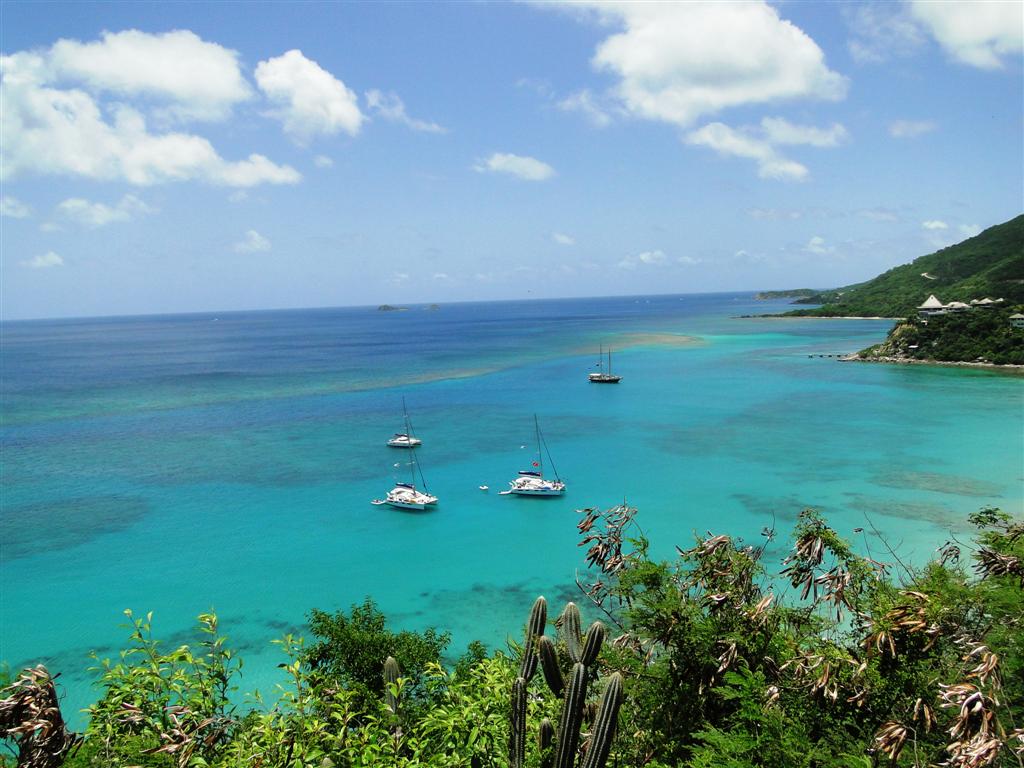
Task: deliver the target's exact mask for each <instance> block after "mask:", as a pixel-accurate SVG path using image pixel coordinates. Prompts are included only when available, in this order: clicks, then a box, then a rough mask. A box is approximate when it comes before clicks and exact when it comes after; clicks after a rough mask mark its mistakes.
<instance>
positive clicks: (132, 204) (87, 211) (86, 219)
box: [57, 195, 155, 229]
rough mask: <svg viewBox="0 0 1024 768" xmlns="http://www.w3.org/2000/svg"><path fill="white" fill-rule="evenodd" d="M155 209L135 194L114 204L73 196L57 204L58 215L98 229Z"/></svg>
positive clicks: (126, 196)
mask: <svg viewBox="0 0 1024 768" xmlns="http://www.w3.org/2000/svg"><path fill="white" fill-rule="evenodd" d="M154 210H155V209H153V208H151V207H150V206H148V205H146V203H144V202H142V200H140V199H139V198H137V197H136V196H135V195H125V196H124V197H122V198H121V200H120V201H118V202H117V204H116V205H113V206H110V205H105V204H104V203H93V202H90V201H88V200H84V199H83V198H80V197H71V198H68V199H67V200H65V201H63V202H62V203H60V204H59V205H58V206H57V216H58V217H59V218H61V219H65V220H67V221H71V222H74V223H76V224H80V225H82V226H84V227H89V228H90V229H96V228H97V227H102V226H105V225H107V224H112V223H114V222H117V221H128V220H129V219H131V218H132V217H133V216H135V215H137V214H145V213H153V212H154Z"/></svg>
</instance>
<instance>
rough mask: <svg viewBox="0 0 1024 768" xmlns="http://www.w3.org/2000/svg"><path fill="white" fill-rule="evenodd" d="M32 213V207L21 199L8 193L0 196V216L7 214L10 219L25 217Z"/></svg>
mask: <svg viewBox="0 0 1024 768" xmlns="http://www.w3.org/2000/svg"><path fill="white" fill-rule="evenodd" d="M30 215H32V209H31V208H29V207H28V206H27V205H25V204H24V203H23V202H21V200H19V199H18V198H16V197H11V196H10V195H3V196H2V197H0V216H9V217H10V218H12V219H26V218H28V217H29V216H30Z"/></svg>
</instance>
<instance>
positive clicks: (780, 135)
mask: <svg viewBox="0 0 1024 768" xmlns="http://www.w3.org/2000/svg"><path fill="white" fill-rule="evenodd" d="M847 137H848V133H847V131H846V128H844V127H843V126H842V125H840V124H839V123H833V124H832V125H831V126H830V127H828V128H815V127H814V126H810V125H797V124H795V123H791V122H789V121H788V120H785V119H783V118H781V117H766V118H764V119H762V120H761V125H760V126H759V127H757V128H752V127H747V128H740V129H736V128H731V127H729V126H728V125H725V124H724V123H709V124H708V125H705V126H704V127H703V128H699V129H698V130H695V131H690V132H689V133H688V134H687V135H686V136H685V137H684V139H683V140H684V141H685V142H686V143H687V144H691V145H698V146H705V147H710V148H711V149H713V150H715V151H716V152H718V153H719V154H722V155H734V156H736V157H746V158H750V159H751V160H756V161H757V166H758V175H759V176H760V177H761V178H762V179H786V180H790V181H800V180H802V179H804V178H806V176H807V173H808V171H807V167H806V166H804V165H802V164H801V163H798V162H796V161H795V160H790V159H789V158H787V157H784V156H783V155H782V154H781V153H780V152H779V151H778V150H777V149H776V147H778V146H799V145H805V146H812V147H835V146H838V145H839V144H840V143H842V142H843V141H845V140H846V139H847Z"/></svg>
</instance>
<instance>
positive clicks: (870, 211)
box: [857, 207, 900, 221]
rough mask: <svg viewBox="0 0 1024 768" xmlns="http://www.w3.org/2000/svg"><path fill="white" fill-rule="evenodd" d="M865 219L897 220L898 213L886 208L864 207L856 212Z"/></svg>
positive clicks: (898, 218)
mask: <svg viewBox="0 0 1024 768" xmlns="http://www.w3.org/2000/svg"><path fill="white" fill-rule="evenodd" d="M857 213H858V214H859V215H861V216H863V217H864V218H865V219H871V220H872V221H899V220H900V217H899V215H898V214H897V213H896V212H895V211H892V210H889V209H888V208H881V207H879V208H865V209H864V210H861V211H858V212H857Z"/></svg>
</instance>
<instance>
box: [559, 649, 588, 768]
mask: <svg viewBox="0 0 1024 768" xmlns="http://www.w3.org/2000/svg"><path fill="white" fill-rule="evenodd" d="M586 699H587V668H586V667H585V666H584V665H583V664H581V663H580V662H576V663H575V664H573V665H572V674H571V675H570V676H569V684H568V685H567V686H566V688H565V700H564V701H563V702H562V718H561V720H560V721H559V724H558V752H557V754H556V756H555V768H572V764H573V761H574V760H575V758H576V747H577V746H578V745H579V743H580V725H581V724H582V723H583V704H584V702H586Z"/></svg>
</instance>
